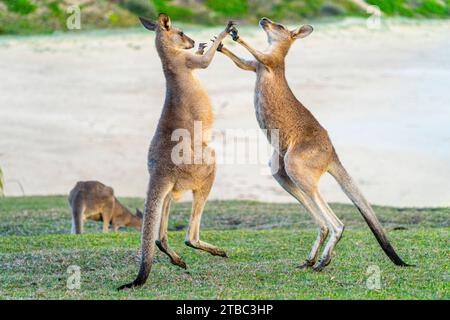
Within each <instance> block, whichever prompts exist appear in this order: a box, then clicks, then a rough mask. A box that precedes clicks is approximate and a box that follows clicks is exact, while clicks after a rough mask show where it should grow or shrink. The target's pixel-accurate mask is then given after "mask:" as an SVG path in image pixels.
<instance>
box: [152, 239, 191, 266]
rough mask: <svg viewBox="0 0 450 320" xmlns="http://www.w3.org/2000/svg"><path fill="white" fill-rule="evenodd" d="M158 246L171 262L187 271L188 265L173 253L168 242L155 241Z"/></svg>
mask: <svg viewBox="0 0 450 320" xmlns="http://www.w3.org/2000/svg"><path fill="white" fill-rule="evenodd" d="M155 244H156V246H157V247H158V248H159V250H161V252H164V253H165V254H166V255H167V256H168V257H169V259H170V262H171V263H172V264H174V265H176V266H179V267H180V268H183V269H187V266H186V263H185V262H184V261H183V259H181V257H180V256H179V255H178V254H177V253H176V252H175V251H173V250H172V249H171V248H170V247H169V245H168V243H167V241H164V240H163V241H160V240H156V241H155Z"/></svg>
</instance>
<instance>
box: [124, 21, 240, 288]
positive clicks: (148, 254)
mask: <svg viewBox="0 0 450 320" xmlns="http://www.w3.org/2000/svg"><path fill="white" fill-rule="evenodd" d="M140 20H141V22H142V24H143V25H144V27H145V28H147V29H149V30H151V31H155V32H156V38H155V44H156V49H157V51H158V54H159V57H160V59H161V62H162V67H163V71H164V76H165V78H166V98H165V102H164V107H163V111H162V113H161V117H160V119H159V123H158V126H157V129H156V133H155V135H154V137H153V139H152V141H151V144H150V149H149V152H148V170H149V173H150V181H149V185H148V191H147V197H146V202H145V215H144V224H143V228H142V239H141V245H142V256H141V266H140V269H139V273H138V275H137V277H136V279H135V280H134V281H133V282H131V283H129V284H126V285H123V286H121V287H120V288H119V290H121V289H124V288H130V287H135V286H141V285H143V284H144V283H145V282H146V280H147V278H148V275H149V273H150V269H151V266H152V259H153V255H154V246H155V240H156V244H157V246H158V248H159V249H160V250H161V251H162V252H164V253H165V254H167V255H168V256H169V258H170V261H171V262H172V263H173V264H175V265H178V266H180V267H182V268H186V264H185V263H184V261H183V260H182V259H181V258H180V256H179V255H178V254H177V253H176V252H175V251H174V250H172V249H171V248H170V246H169V244H168V240H167V224H168V219H169V210H170V203H171V201H172V199H174V200H177V199H179V198H180V197H181V194H182V193H183V192H185V191H188V190H192V193H193V203H192V214H191V218H190V222H189V227H188V230H187V235H186V240H185V244H186V245H188V246H190V247H192V248H195V249H199V250H204V251H206V252H209V253H211V254H213V255H218V256H222V257H226V253H225V251H223V250H221V249H219V248H217V247H215V246H213V245H211V244H208V243H206V242H203V241H201V240H200V220H201V216H202V212H203V207H204V205H205V202H206V199H207V197H208V194H209V192H210V190H211V187H212V184H213V182H214V177H215V173H216V165H215V158H214V152H213V150H212V149H211V148H210V147H209V146H208V144H209V141H210V130H211V128H212V124H213V112H212V107H211V102H210V100H209V97H208V94H207V93H206V90H205V89H204V88H203V86H202V84H201V83H200V81H199V79H198V78H197V77H196V75H195V74H194V72H193V71H194V70H195V69H199V68H206V67H208V66H209V64H210V63H211V61H212V59H213V57H214V54H215V52H216V49H217V47H218V45H219V43H220V42H221V41H222V40H223V39H225V37H226V36H228V33H229V32H230V30H231V27H232V26H233V24H232V23H231V22H230V23H228V26H227V27H226V29H225V30H224V31H223V32H221V33H220V34H219V36H218V38H217V41H216V42H215V43H214V44H213V45H212V46H211V47H210V48H209V49H208V50H207V51H206V52H205V53H204V54H203V55H202V54H201V53H202V52H201V51H203V49H202V48H201V47H203V46H202V45H201V46H200V52H197V53H191V52H189V51H186V50H185V49H191V48H193V47H194V40H192V39H191V38H189V37H188V36H186V35H185V34H184V33H183V31H182V30H180V29H178V28H175V27H173V26H172V24H171V21H170V18H169V17H168V16H167V15H165V14H160V15H159V19H158V22H153V21H150V20H147V19H145V18H140ZM198 124H200V126H201V131H200V132H197V131H198ZM194 128H195V129H194ZM179 130H182V131H185V132H187V135H189V137H194V130H195V131H196V135H197V136H196V137H194V139H192V142H191V141H188V142H187V140H185V139H186V138H187V137H183V143H186V142H187V149H188V150H182V153H183V158H187V161H182V162H181V163H177V162H176V161H174V160H173V158H172V153H174V151H175V150H177V149H176V146H177V144H178V143H179V142H178V141H174V139H173V138H172V135H173V134H174V133H175V132H177V131H178V132H179ZM198 135H200V136H198ZM194 140H199V141H197V142H194ZM198 148H200V149H201V150H198ZM191 151H192V152H191ZM198 151H201V153H202V154H200V159H199V158H198ZM176 153H177V152H176ZM194 154H195V155H194ZM203 154H209V155H210V157H209V159H207V161H205V159H202V155H203ZM177 155H178V153H177ZM198 160H200V161H198Z"/></svg>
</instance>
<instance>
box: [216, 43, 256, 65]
mask: <svg viewBox="0 0 450 320" xmlns="http://www.w3.org/2000/svg"><path fill="white" fill-rule="evenodd" d="M220 52H222V53H223V54H224V55H226V56H227V57H228V58H230V59H231V60H232V61H233V62H234V64H235V65H237V66H238V67H239V68H241V69H243V70H249V71H256V64H255V61H247V60H245V59H243V58H239V57H238V56H236V55H235V54H234V53H233V52H231V51H230V50H228V49H227V48H225V47H222V49H221V50H220Z"/></svg>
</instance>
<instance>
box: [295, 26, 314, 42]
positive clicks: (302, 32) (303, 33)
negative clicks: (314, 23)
mask: <svg viewBox="0 0 450 320" xmlns="http://www.w3.org/2000/svg"><path fill="white" fill-rule="evenodd" d="M311 32H313V27H311V26H310V25H309V24H305V25H304V26H301V27H300V28H297V29H295V30H292V31H291V36H292V38H294V39H301V38H304V37H307V36H309V35H310V34H311Z"/></svg>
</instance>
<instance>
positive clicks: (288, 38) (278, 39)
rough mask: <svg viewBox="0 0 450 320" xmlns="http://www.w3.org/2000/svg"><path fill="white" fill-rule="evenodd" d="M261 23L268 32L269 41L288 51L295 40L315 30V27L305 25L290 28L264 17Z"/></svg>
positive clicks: (274, 46) (273, 45) (272, 44)
mask: <svg viewBox="0 0 450 320" xmlns="http://www.w3.org/2000/svg"><path fill="white" fill-rule="evenodd" d="M259 25H260V26H261V28H263V30H264V31H265V32H266V34H267V41H268V42H269V44H270V45H271V46H272V47H273V48H277V49H284V50H283V51H284V52H286V53H287V51H288V50H289V48H290V47H291V45H292V43H294V41H295V40H297V39H301V38H305V37H307V36H309V35H310V34H311V32H313V27H311V26H310V25H303V26H301V27H299V28H297V29H294V30H289V29H287V28H286V27H285V26H283V25H281V24H279V23H276V22H273V21H272V20H270V19H268V18H265V17H264V18H262V19H261V20H260V21H259Z"/></svg>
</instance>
